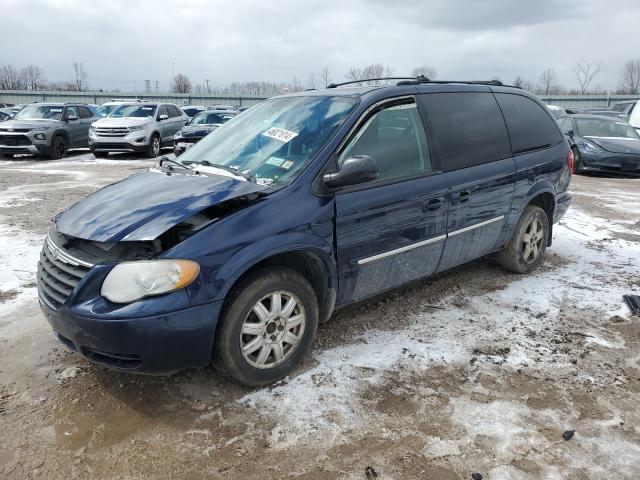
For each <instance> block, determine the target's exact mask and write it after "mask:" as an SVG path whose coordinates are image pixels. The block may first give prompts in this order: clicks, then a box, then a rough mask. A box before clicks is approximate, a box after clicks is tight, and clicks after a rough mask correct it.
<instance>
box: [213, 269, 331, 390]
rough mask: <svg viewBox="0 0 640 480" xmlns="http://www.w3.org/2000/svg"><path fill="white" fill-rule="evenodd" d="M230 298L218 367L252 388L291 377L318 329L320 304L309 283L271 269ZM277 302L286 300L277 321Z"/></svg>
mask: <svg viewBox="0 0 640 480" xmlns="http://www.w3.org/2000/svg"><path fill="white" fill-rule="evenodd" d="M274 294H275V295H276V296H275V297H274ZM228 298H229V301H228V304H226V305H225V308H224V309H223V312H222V315H221V317H220V321H219V323H218V328H217V331H216V337H215V340H214V348H213V364H214V366H215V367H216V368H217V369H218V370H219V371H220V372H221V373H223V374H224V375H225V376H227V377H229V378H231V379H233V380H235V381H236V382H238V383H241V384H243V385H247V386H251V387H259V386H263V385H268V384H270V383H273V382H275V381H277V380H280V379H281V378H283V377H285V376H286V375H288V374H289V373H290V372H291V371H292V370H293V369H294V368H295V367H296V366H297V365H298V364H299V363H300V361H301V360H302V358H303V357H304V356H305V354H306V353H307V351H308V350H309V348H310V347H311V344H312V343H313V339H314V337H315V333H316V328H317V326H318V300H317V298H316V294H315V292H314V291H313V288H312V287H311V285H310V284H309V282H308V281H307V279H306V278H304V277H303V276H302V275H300V274H299V273H298V272H296V271H295V270H291V269H288V268H277V267H271V268H265V269H261V270H258V271H256V272H255V273H253V274H251V275H249V276H248V277H247V278H246V279H245V280H244V281H242V282H241V283H240V284H239V285H238V286H237V288H234V290H233V291H232V292H231V293H230V294H229V297H228ZM274 298H276V299H277V298H279V299H280V306H281V309H282V310H281V311H282V313H283V315H281V316H276V315H277V311H278V309H277V308H275V309H274V305H275V303H274V302H273V299H274ZM290 301H293V302H294V303H295V305H294V306H293V307H290ZM259 304H260V305H261V306H262V307H259V306H258V305H259ZM287 307H290V308H292V311H288V312H287V311H285V310H289V309H287ZM258 313H260V315H258ZM287 320H288V321H287ZM241 332H242V333H241ZM288 340H289V341H290V342H291V343H289V342H288ZM294 340H295V341H296V343H295V344H294V343H293V342H294ZM278 357H280V359H278Z"/></svg>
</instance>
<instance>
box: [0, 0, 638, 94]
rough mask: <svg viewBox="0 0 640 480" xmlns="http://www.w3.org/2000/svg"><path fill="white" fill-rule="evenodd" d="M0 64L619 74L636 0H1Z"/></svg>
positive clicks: (103, 83) (144, 75) (227, 78)
mask: <svg viewBox="0 0 640 480" xmlns="http://www.w3.org/2000/svg"><path fill="white" fill-rule="evenodd" d="M0 10H1V11H2V13H3V15H2V17H3V22H2V23H3V30H2V33H1V35H2V43H1V45H2V47H1V49H0V64H1V63H12V64H16V65H26V64H36V65H39V66H41V67H42V68H43V69H44V70H45V73H46V76H47V78H48V79H50V80H65V79H70V78H71V76H72V69H71V63H72V62H73V61H81V62H83V64H84V66H85V68H86V70H87V71H88V72H89V74H90V76H89V83H90V85H91V86H92V87H97V88H120V89H123V90H131V89H133V88H134V87H135V88H136V89H138V90H140V89H142V85H143V81H144V80H145V79H150V80H154V81H155V80H158V81H160V82H161V85H162V86H163V87H164V86H166V84H167V83H168V81H169V78H170V76H171V72H172V69H173V64H174V63H175V71H176V72H182V73H185V74H186V75H188V76H189V77H190V78H191V79H192V81H193V82H194V83H200V82H203V81H204V80H205V79H210V81H211V83H212V84H215V85H224V84H227V83H230V82H232V81H247V80H274V81H288V80H291V79H292V78H293V77H294V76H297V77H298V78H299V79H300V80H301V81H303V82H304V81H306V80H307V78H308V76H309V74H310V73H311V72H319V71H320V69H321V68H322V67H323V66H325V65H326V66H328V67H329V68H330V70H331V72H332V77H333V80H342V79H343V78H344V74H345V72H346V71H347V70H348V69H349V68H350V67H352V66H363V65H366V64H369V63H378V62H380V63H384V64H386V65H389V66H390V67H392V68H393V69H394V73H395V74H398V75H402V74H407V73H409V72H410V71H411V70H412V69H413V68H414V67H417V66H419V65H422V64H429V65H433V66H435V67H436V68H437V70H438V72H439V77H440V78H458V79H460V78H476V79H478V78H492V77H494V76H498V77H499V78H501V79H502V80H505V81H512V80H513V79H514V78H515V76H516V75H522V76H524V77H525V78H528V79H530V80H532V81H534V82H536V81H537V80H538V77H539V75H540V73H541V72H542V71H543V70H544V69H546V68H554V69H555V70H556V71H557V73H558V77H559V81H560V83H561V84H563V85H565V86H567V87H570V86H574V85H575V84H576V82H575V80H574V78H573V75H572V73H571V70H570V68H569V65H570V64H571V63H572V62H574V61H576V60H578V59H581V58H586V59H590V60H595V61H602V65H603V68H604V70H603V72H602V73H601V74H600V75H599V76H598V78H597V79H596V81H595V83H596V84H600V85H602V86H603V87H605V88H615V87H616V85H617V80H618V76H619V72H620V70H621V68H622V65H623V64H624V62H625V61H626V60H628V59H631V58H636V57H638V56H639V54H638V53H637V48H635V43H636V42H635V41H634V40H633V32H635V31H636V30H637V25H638V24H639V23H640V22H639V21H640V6H639V5H638V3H637V1H636V0H620V1H618V2H616V4H615V7H613V6H610V5H609V4H608V3H606V2H603V1H601V0H564V1H552V0H540V1H535V2H524V1H519V0H486V1H478V0H476V1H465V2H463V1H457V2H456V1H445V0H396V1H394V2H387V1H384V0H372V1H364V0H360V1H358V0H355V1H345V2H325V1H319V0H305V1H304V2H301V1H295V0H282V1H278V2H264V1H257V0H245V1H238V0H236V1H223V0H218V1H202V0H188V1H180V2H176V1H175V0H155V1H153V0H142V1H135V2H132V1H124V0H91V1H86V0H33V1H29V2H25V1H23V0H0Z"/></svg>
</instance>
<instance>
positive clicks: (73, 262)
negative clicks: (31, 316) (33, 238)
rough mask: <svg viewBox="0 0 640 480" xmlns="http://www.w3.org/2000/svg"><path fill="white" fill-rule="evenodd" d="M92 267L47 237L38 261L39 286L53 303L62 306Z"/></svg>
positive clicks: (56, 306)
mask: <svg viewBox="0 0 640 480" xmlns="http://www.w3.org/2000/svg"><path fill="white" fill-rule="evenodd" d="M90 269H91V265H89V264H87V263H86V262H82V261H81V260H78V259H76V258H74V257H72V256H71V255H69V254H68V253H66V252H65V251H64V250H62V249H61V248H60V247H58V246H56V245H55V244H54V243H53V241H52V240H51V238H50V237H47V241H46V242H45V243H44V247H43V248H42V252H41V253H40V261H39V262H38V287H39V288H40V291H41V292H42V294H43V296H44V297H45V298H46V299H47V300H48V301H49V303H50V304H51V305H53V306H54V307H55V308H60V307H61V306H62V304H63V303H64V302H65V301H66V300H67V298H68V297H69V295H70V294H71V292H72V291H73V289H74V288H75V286H76V285H77V284H78V283H79V282H80V280H82V277H84V276H85V274H86V273H87V272H88V271H89V270H90Z"/></svg>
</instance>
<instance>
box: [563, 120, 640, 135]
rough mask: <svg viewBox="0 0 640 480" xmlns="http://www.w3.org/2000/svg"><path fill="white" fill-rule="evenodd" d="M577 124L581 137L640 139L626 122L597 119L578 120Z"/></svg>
mask: <svg viewBox="0 0 640 480" xmlns="http://www.w3.org/2000/svg"><path fill="white" fill-rule="evenodd" d="M575 122H576V128H577V130H578V135H580V136H581V137H618V138H640V136H638V133H637V132H636V131H635V129H634V128H633V127H632V126H631V125H629V124H628V123H624V122H616V121H615V120H607V119H602V120H601V119H596V118H576V119H575Z"/></svg>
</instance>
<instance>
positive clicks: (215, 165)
mask: <svg viewBox="0 0 640 480" xmlns="http://www.w3.org/2000/svg"><path fill="white" fill-rule="evenodd" d="M186 164H189V165H192V164H196V165H204V166H205V167H213V168H219V169H221V170H226V171H227V172H229V173H233V174H234V175H238V176H240V177H242V178H244V179H245V180H249V181H250V182H253V183H256V179H255V177H254V176H253V175H251V174H249V173H244V172H241V171H240V169H239V168H236V167H230V166H228V165H221V164H219V163H211V162H210V161H209V160H200V161H198V162H185V165H186Z"/></svg>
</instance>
